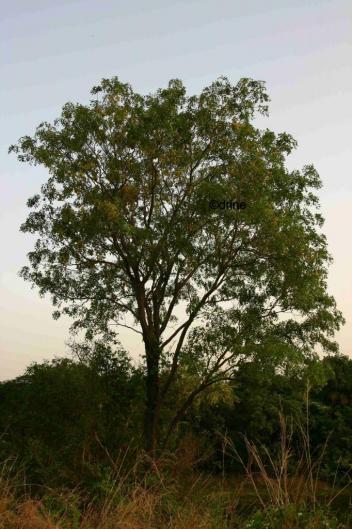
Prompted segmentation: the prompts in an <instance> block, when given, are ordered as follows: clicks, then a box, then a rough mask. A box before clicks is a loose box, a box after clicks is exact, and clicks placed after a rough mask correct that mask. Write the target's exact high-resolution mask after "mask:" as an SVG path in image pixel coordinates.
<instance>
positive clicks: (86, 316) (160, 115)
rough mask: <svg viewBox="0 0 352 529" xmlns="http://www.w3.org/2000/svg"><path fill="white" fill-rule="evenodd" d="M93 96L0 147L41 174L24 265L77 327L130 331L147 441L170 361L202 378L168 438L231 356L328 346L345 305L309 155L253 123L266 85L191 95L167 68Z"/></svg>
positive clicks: (291, 353) (171, 375) (224, 372)
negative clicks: (157, 85) (138, 347)
mask: <svg viewBox="0 0 352 529" xmlns="http://www.w3.org/2000/svg"><path fill="white" fill-rule="evenodd" d="M92 94H93V95H94V99H93V100H91V101H90V103H89V104H87V105H82V104H72V103H68V104H66V105H64V107H63V110H62V114H61V116H60V117H59V118H58V119H56V120H55V121H54V123H53V124H49V123H42V124H40V125H39V127H38V128H37V130H36V133H35V134H34V136H33V137H29V136H25V137H23V138H21V139H20V140H19V143H18V145H17V146H11V147H10V151H14V152H15V153H18V158H19V160H21V161H23V162H29V163H32V164H42V165H44V166H45V167H46V168H47V169H48V171H49V173H50V177H49V179H48V181H47V182H46V183H45V184H44V185H43V186H42V188H41V193H40V194H38V195H35V196H34V197H32V198H31V199H29V201H28V206H29V207H30V208H32V209H33V211H32V212H31V213H30V214H29V216H28V218H27V220H26V222H25V223H24V224H23V225H22V227H21V229H22V230H23V231H24V232H29V233H34V234H37V236H38V239H37V242H36V244H35V248H34V250H33V251H32V252H30V254H29V261H30V266H29V267H28V266H26V267H24V268H23V269H22V271H21V274H22V277H23V278H25V279H27V280H29V281H31V282H32V284H34V285H37V286H38V287H39V289H40V293H41V294H45V293H50V294H51V295H52V300H53V304H54V305H55V306H56V307H57V310H56V311H55V313H54V316H55V317H58V316H59V315H60V313H66V314H68V315H70V316H71V317H73V318H74V324H73V328H74V329H83V328H84V329H86V331H87V338H88V339H90V338H91V337H93V336H94V335H97V334H99V333H103V334H105V335H109V336H112V335H114V334H116V325H117V326H119V325H124V326H127V327H129V328H131V329H133V330H134V331H135V332H137V333H140V335H141V336H142V337H143V341H144V346H145V369H146V411H145V442H146V447H147V449H149V450H154V449H155V448H156V447H157V446H158V443H159V437H158V430H159V428H158V424H159V418H160V411H161V407H162V405H163V404H165V399H166V398H167V395H168V391H169V388H170V386H171V385H172V384H173V383H174V381H175V379H176V377H177V374H178V368H179V366H180V363H181V362H185V363H186V364H187V363H188V365H189V366H190V365H192V362H193V363H194V366H197V370H198V375H199V376H198V378H197V380H198V381H199V382H198V384H197V387H195V388H194V390H193V391H192V392H191V393H190V395H189V396H188V397H187V399H186V400H185V402H184V403H183V405H182V406H181V409H180V410H175V417H174V419H173V420H172V422H171V424H170V427H169V429H168V433H166V438H168V437H169V435H170V434H171V432H172V430H173V428H174V426H175V425H176V424H177V421H178V420H179V419H180V417H181V416H182V414H183V413H184V412H185V411H186V409H187V407H188V406H189V404H190V403H191V402H192V401H193V399H194V398H195V397H196V395H197V394H198V393H199V392H201V391H202V390H204V389H205V388H207V387H209V385H211V384H215V383H216V382H218V381H220V380H224V379H226V378H227V377H228V376H231V373H233V369H234V366H235V365H236V364H237V363H238V362H239V361H241V359H243V358H246V357H250V358H251V357H252V356H253V355H260V354H261V352H262V351H264V352H265V354H269V353H270V354H276V355H278V356H279V357H280V358H281V359H287V358H290V357H295V356H296V357H297V355H302V354H304V355H307V354H311V352H312V350H313V348H314V346H315V345H316V344H319V343H320V344H321V345H322V347H323V348H324V349H326V350H332V351H333V350H335V349H336V344H335V343H334V342H333V340H332V338H331V337H332V335H333V332H334V330H335V329H337V328H338V327H339V325H340V323H341V322H342V316H341V314H340V313H339V312H338V311H337V310H336V307H335V302H334V299H333V298H332V297H331V296H329V295H328V294H327V292H326V274H327V272H326V265H327V263H328V262H329V255H328V252H327V247H326V241H325V238H324V236H323V235H322V234H321V233H320V232H319V227H320V226H321V225H322V222H323V220H322V218H321V216H320V215H319V213H317V212H316V207H317V206H318V199H317V197H316V196H315V194H314V193H313V192H312V190H314V189H317V188H319V187H320V180H319V176H318V174H317V173H316V171H315V169H314V168H313V167H312V166H310V165H309V166H306V167H304V168H303V170H302V171H289V170H288V169H287V168H286V167H285V157H286V155H287V154H289V153H290V152H291V150H292V149H293V148H294V147H295V141H294V140H293V138H292V137H291V136H290V135H288V134H286V133H282V134H278V135H275V134H274V133H273V132H271V131H269V130H258V129H257V128H256V127H255V126H254V125H253V123H252V121H253V118H254V116H255V113H256V112H259V113H260V114H266V113H267V102H268V96H267V94H266V92H265V88H264V85H263V83H262V82H258V81H253V80H251V79H241V80H240V81H239V83H238V84H237V85H235V86H232V85H231V84H230V82H229V81H228V80H227V79H226V78H220V79H218V80H217V81H215V82H214V83H213V84H211V85H210V86H209V87H207V88H205V89H204V90H203V91H202V92H201V93H200V94H199V95H194V96H191V97H188V96H187V95H186V90H185V87H184V86H183V84H182V82H181V81H179V80H172V81H170V83H169V85H168V88H166V89H160V90H158V91H157V92H156V93H154V94H150V95H147V96H142V95H140V94H137V93H135V92H134V91H133V90H132V88H131V86H130V85H128V84H123V83H121V82H120V81H119V80H118V79H117V78H113V79H111V80H107V79H104V80H103V81H102V82H101V84H100V85H99V86H97V87H95V88H93V90H92ZM232 201H235V202H236V203H237V205H236V204H235V206H234V207H230V206H231V204H228V202H232ZM240 202H242V203H243V204H242V206H241V207H238V204H239V203H240ZM232 206H233V204H232ZM244 206H245V209H243V207H244ZM241 208H242V209H241ZM176 307H179V310H180V311H181V309H184V312H183V314H184V315H183V318H182V317H181V318H180V317H179V319H177V318H176V315H175V309H176ZM280 313H287V314H288V316H287V317H285V318H279V314H280ZM127 315H129V316H130V317H131V318H132V320H131V321H128V320H126V319H125V318H126V316H127ZM197 321H198V322H199V323H200V325H199V326H195V324H196V322H197ZM171 324H173V326H171ZM114 329H115V330H114ZM192 359H193V360H192ZM196 359H197V362H195V360H196ZM163 367H164V368H165V372H164V376H163V377H161V376H160V375H161V370H162V368H163Z"/></svg>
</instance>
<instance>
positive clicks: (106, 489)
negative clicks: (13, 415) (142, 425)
mask: <svg viewBox="0 0 352 529" xmlns="http://www.w3.org/2000/svg"><path fill="white" fill-rule="evenodd" d="M177 455H178V457H175V456H171V455H169V456H164V457H163V458H161V459H159V460H158V461H157V462H156V461H153V462H152V461H151V460H148V459H147V458H146V457H145V456H144V457H142V456H139V457H138V458H137V459H136V460H135V463H134V464H133V465H132V466H130V465H128V467H129V469H128V470H127V471H125V470H124V468H125V466H126V465H124V459H123V458H122V459H121V460H120V461H117V462H115V463H114V464H112V465H111V468H110V469H109V471H107V472H106V474H105V477H104V479H100V481H99V482H97V483H96V485H95V488H94V490H91V491H90V492H89V494H87V491H86V490H84V489H83V488H81V489H80V488H78V487H77V488H76V489H75V490H53V489H49V488H47V489H46V488H42V489H41V491H40V494H39V493H38V491H37V492H34V489H33V486H32V485H31V484H28V483H26V481H25V478H24V473H23V472H20V473H17V474H14V472H13V471H12V470H13V469H12V467H11V463H10V462H9V461H7V462H5V463H4V464H3V465H2V470H1V477H0V529H348V528H351V527H352V518H350V519H349V514H348V510H349V504H350V502H351V491H350V489H349V488H346V489H345V490H343V491H338V490H336V489H335V488H333V487H328V486H327V485H324V484H323V483H320V482H316V483H315V485H314V491H315V493H314V495H312V493H311V492H310V488H309V487H310V484H309V482H308V481H307V479H306V477H305V476H303V475H302V476H301V477H300V479H297V477H294V478H293V477H289V476H286V477H284V479H283V476H282V475H281V476H276V477H275V476H274V477H270V478H269V477H268V474H266V473H265V472H264V468H263V469H262V472H261V473H259V474H248V473H244V475H243V476H237V477H232V478H224V477H214V476H206V475H202V474H200V473H198V472H195V471H194V470H193V468H194V464H193V463H192V457H189V456H188V458H187V457H183V458H182V454H180V453H179V454H177ZM146 469H147V470H146ZM268 480H270V484H269V482H268ZM280 480H281V481H280ZM273 491H274V493H273ZM304 491H305V492H304ZM284 494H286V495H284Z"/></svg>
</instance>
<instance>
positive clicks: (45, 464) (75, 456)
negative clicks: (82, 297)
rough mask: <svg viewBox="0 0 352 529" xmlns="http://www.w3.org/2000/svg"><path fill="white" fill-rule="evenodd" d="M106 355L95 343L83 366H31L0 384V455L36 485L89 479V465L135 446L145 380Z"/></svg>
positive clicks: (64, 361)
mask: <svg viewBox="0 0 352 529" xmlns="http://www.w3.org/2000/svg"><path fill="white" fill-rule="evenodd" d="M103 352H104V350H103V348H102V346H101V344H98V346H97V347H96V350H95V351H93V352H92V353H91V356H90V357H89V358H87V363H83V362H74V361H73V360H69V359H56V360H53V361H52V362H50V363H49V362H44V363H43V364H33V365H31V366H30V367H29V368H28V369H27V371H26V373H25V375H24V376H22V377H19V378H17V379H15V380H14V381H9V382H4V383H2V384H1V386H0V398H1V403H2V405H1V407H0V423H1V430H2V431H3V432H4V435H3V438H2V452H3V454H4V456H7V455H8V453H11V454H13V455H15V456H17V457H19V458H20V459H21V460H23V461H25V463H26V466H27V469H28V471H29V472H30V473H31V475H32V478H33V479H34V481H35V482H38V483H40V482H46V483H56V482H67V483H68V484H73V483H77V482H79V481H80V480H81V479H86V480H88V477H89V475H90V470H89V469H90V464H91V463H93V462H96V461H106V459H107V453H110V451H111V457H113V456H114V454H116V450H118V449H119V447H121V446H123V445H126V446H127V444H130V445H131V444H133V443H135V444H136V443H138V442H139V438H140V431H138V430H140V422H141V418H140V414H141V407H142V404H141V403H140V402H139V403H138V400H139V401H141V399H142V395H143V379H142V375H141V374H140V373H139V372H138V370H135V369H133V368H132V366H131V365H130V364H129V362H128V360H127V359H126V357H125V356H122V358H121V356H120V357H119V356H118V355H114V354H113V353H112V351H111V350H110V349H108V348H107V349H106V350H105V353H106V354H105V355H103ZM138 426H139V428H138Z"/></svg>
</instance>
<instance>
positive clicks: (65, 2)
mask: <svg viewBox="0 0 352 529" xmlns="http://www.w3.org/2000/svg"><path fill="white" fill-rule="evenodd" d="M1 19H2V20H1V27H0V35H1V37H0V38H1V41H2V42H1V74H2V75H1V79H2V82H1V88H0V89H1V100H0V101H1V103H0V105H1V130H0V134H1V138H0V156H1V166H0V175H1V195H0V201H1V204H0V221H1V224H0V237H1V248H2V252H1V260H0V291H1V292H0V311H1V316H0V379H7V378H10V377H14V376H17V375H19V374H21V373H22V372H23V370H24V368H25V367H26V366H27V365H28V364H29V363H30V362H32V361H41V360H43V359H44V358H52V357H53V356H55V355H62V354H65V352H66V353H67V347H65V342H66V341H67V338H68V321H67V320H65V321H64V320H59V321H54V320H52V318H51V305H50V301H49V300H46V299H41V298H40V297H39V295H38V292H37V291H36V290H31V289H30V287H29V286H28V285H27V284H26V283H24V281H23V280H22V279H20V278H19V277H18V275H17V274H18V270H19V269H20V267H21V266H23V265H24V264H25V263H26V254H27V252H28V251H29V250H30V249H31V247H32V245H33V239H32V238H31V237H30V236H28V235H24V234H22V233H20V232H19V225H20V224H21V222H23V221H24V219H25V217H26V206H25V202H26V200H27V198H28V197H29V196H31V195H33V194H34V193H35V192H37V191H38V190H39V187H40V185H41V183H42V182H44V181H45V179H46V176H47V175H46V173H45V171H44V170H43V169H42V168H40V167H39V168H38V167H35V168H30V167H28V166H26V165H24V164H20V163H19V162H18V161H17V160H16V158H15V156H14V155H11V156H9V155H8V154H7V149H8V146H9V144H11V143H14V142H16V141H17V139H18V138H19V137H20V136H22V135H25V134H32V133H33V132H34V129H35V127H36V126H37V125H38V124H39V123H40V122H41V121H51V120H53V119H54V118H55V117H57V116H58V114H59V113H60V109H61V107H62V105H63V104H64V103H65V102H66V101H80V102H85V101H88V99H89V90H90V88H91V87H92V86H93V85H95V84H97V83H98V82H99V81H100V79H101V78H102V77H112V76H114V75H117V76H118V77H119V78H120V79H121V80H122V81H124V82H130V83H131V84H132V86H133V88H134V89H135V90H138V91H140V92H142V93H145V92H150V91H153V90H155V89H157V88H159V87H162V86H166V85H167V83H168V81H169V79H171V78H176V77H177V78H181V79H182V80H183V81H184V83H185V84H186V86H187V88H188V90H189V92H191V93H192V92H193V93H194V92H198V91H199V90H201V89H202V88H203V87H204V86H206V85H207V84H209V83H210V82H211V81H213V80H214V79H215V78H216V77H218V76H220V75H226V76H228V77H229V79H230V80H231V81H232V82H234V83H235V82H237V81H238V80H239V79H240V78H241V77H252V78H255V79H261V80H265V81H266V83H267V89H268V92H269V94H270V97H271V104H270V117H269V118H267V119H266V120H265V121H264V122H263V126H265V127H269V128H271V129H273V130H275V131H283V130H285V131H287V132H290V133H291V134H292V135H293V136H294V137H295V138H296V140H297V141H298V150H297V151H296V152H295V153H294V154H293V155H291V156H290V158H289V166H290V167H291V168H293V167H297V168H301V167H302V166H303V165H304V164H306V163H313V164H314V165H315V166H316V168H317V169H318V171H319V173H320V175H321V177H322V180H323V184H324V188H323V190H322V191H321V192H320V197H321V203H322V212H323V215H324V216H325V219H326V223H325V229H324V231H325V234H326V235H327V237H328V241H329V248H330V252H331V253H332V255H333V257H334V260H335V261H334V264H333V265H332V266H331V268H330V276H329V277H330V279H329V286H330V292H331V293H332V294H333V295H334V296H335V297H336V300H337V302H338V305H339V308H340V309H341V310H342V311H343V313H344V315H345V317H346V319H347V323H346V325H345V326H344V328H343V329H342V331H341V332H340V333H339V334H338V335H337V339H338V341H339V343H340V345H341V351H342V352H344V353H350V351H351V344H352V322H351V319H352V302H351V294H352V282H351V271H352V250H351V231H352V222H351V216H352V215H351V212H352V207H351V206H352V178H351V167H352V154H351V138H352V134H351V124H352V105H351V96H352V89H351V86H352V3H351V1H350V0H346V1H343V0H341V1H339V0H334V1H322V0H318V1H309V0H296V1H293V0H279V1H273V0H266V1H265V2H264V1H263V0H257V1H251V0H247V1H242V2H239V1H235V0H231V1H230V0H229V1H224V0H217V1H215V0H211V1H206V0H203V1H192V0H187V1H186V0H185V1H175V0H173V1H170V0H150V1H148V2H147V1H145V2H142V1H137V0H129V1H128V2H122V0H94V1H92V0H85V1H84V2H83V1H75V0H56V1H55V2H52V1H50V0H42V1H39V0H31V1H28V0H23V1H19V0H12V1H11V2H4V3H3V5H2V13H1ZM261 123H262V122H261ZM135 336H136V335H134V334H128V331H126V333H125V332H122V333H121V338H122V341H123V342H124V344H126V345H127V346H128V348H129V349H130V350H131V351H137V350H138V349H139V347H138V345H137V344H136V342H135Z"/></svg>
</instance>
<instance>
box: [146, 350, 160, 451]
mask: <svg viewBox="0 0 352 529" xmlns="http://www.w3.org/2000/svg"><path fill="white" fill-rule="evenodd" d="M159 357H160V355H159V347H158V346H157V345H156V344H153V345H150V344H148V345H147V344H146V360H147V362H146V363H147V375H146V402H145V413H144V442H145V449H146V450H147V452H149V453H150V454H154V453H155V451H156V450H157V448H158V433H159V432H158V429H159V428H158V426H159V411H160V381H159Z"/></svg>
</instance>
